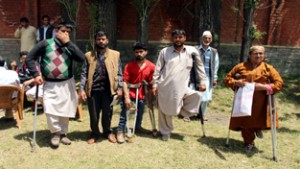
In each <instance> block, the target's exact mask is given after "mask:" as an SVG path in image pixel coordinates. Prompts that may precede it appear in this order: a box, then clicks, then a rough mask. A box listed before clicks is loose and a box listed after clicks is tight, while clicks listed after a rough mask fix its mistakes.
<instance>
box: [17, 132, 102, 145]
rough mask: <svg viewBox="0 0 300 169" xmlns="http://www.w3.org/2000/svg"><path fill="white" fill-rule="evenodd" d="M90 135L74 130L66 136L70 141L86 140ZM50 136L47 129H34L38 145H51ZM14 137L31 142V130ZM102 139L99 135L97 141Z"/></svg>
mask: <svg viewBox="0 0 300 169" xmlns="http://www.w3.org/2000/svg"><path fill="white" fill-rule="evenodd" d="M89 136H90V132H89V131H84V132H81V131H74V132H70V133H68V138H70V140H72V141H78V140H79V141H87V140H88V138H89ZM50 138H51V134H50V131H49V130H38V131H36V144H37V145H38V146H39V147H51V146H50ZM15 139H17V140H23V141H25V142H28V143H29V144H32V143H33V132H32V131H31V132H26V133H22V134H19V135H16V136H15ZM102 140H104V138H103V137H100V138H99V140H98V141H97V142H101V141H102Z"/></svg>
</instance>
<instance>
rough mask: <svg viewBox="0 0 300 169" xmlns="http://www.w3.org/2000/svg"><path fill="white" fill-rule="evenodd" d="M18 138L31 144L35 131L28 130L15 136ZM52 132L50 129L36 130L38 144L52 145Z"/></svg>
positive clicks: (40, 145) (43, 145) (42, 145)
mask: <svg viewBox="0 0 300 169" xmlns="http://www.w3.org/2000/svg"><path fill="white" fill-rule="evenodd" d="M15 139H17V140H23V141H25V142H28V143H29V144H30V145H31V144H32V143H33V132H26V133H22V134H18V135H16V136H15ZM49 143H50V132H49V130H39V131H36V144H37V145H38V146H39V147H50V144H49Z"/></svg>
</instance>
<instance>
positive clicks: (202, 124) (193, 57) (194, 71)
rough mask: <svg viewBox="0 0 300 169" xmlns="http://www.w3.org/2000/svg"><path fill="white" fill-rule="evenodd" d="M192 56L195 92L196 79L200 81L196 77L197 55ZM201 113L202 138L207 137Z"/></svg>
mask: <svg viewBox="0 0 300 169" xmlns="http://www.w3.org/2000/svg"><path fill="white" fill-rule="evenodd" d="M191 55H192V59H193V67H192V74H193V78H194V85H195V90H197V85H196V79H198V78H197V77H196V76H197V73H196V69H195V62H196V54H195V53H192V54H191ZM199 109H200V110H201V107H199ZM199 113H200V123H201V128H202V133H203V136H202V137H206V135H205V128H204V119H203V114H202V111H200V112H199Z"/></svg>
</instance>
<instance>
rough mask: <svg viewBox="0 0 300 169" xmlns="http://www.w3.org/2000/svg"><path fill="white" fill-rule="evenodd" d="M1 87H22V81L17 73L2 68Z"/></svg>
mask: <svg viewBox="0 0 300 169" xmlns="http://www.w3.org/2000/svg"><path fill="white" fill-rule="evenodd" d="M0 85H2V86H3V85H14V86H18V87H19V86H20V79H19V76H18V74H17V72H16V71H13V70H7V69H5V68H4V67H0Z"/></svg>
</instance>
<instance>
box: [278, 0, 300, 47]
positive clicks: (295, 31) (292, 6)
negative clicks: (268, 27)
mask: <svg viewBox="0 0 300 169" xmlns="http://www.w3.org/2000/svg"><path fill="white" fill-rule="evenodd" d="M299 7H300V1H288V0H286V1H285V6H284V9H283V18H282V23H281V24H280V35H281V36H280V38H279V41H278V44H277V45H284V46H300V17H299Z"/></svg>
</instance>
